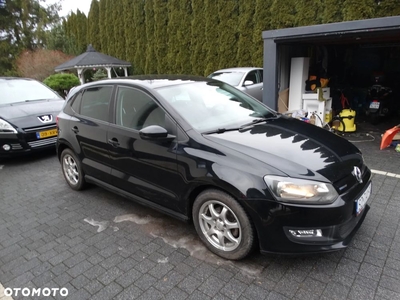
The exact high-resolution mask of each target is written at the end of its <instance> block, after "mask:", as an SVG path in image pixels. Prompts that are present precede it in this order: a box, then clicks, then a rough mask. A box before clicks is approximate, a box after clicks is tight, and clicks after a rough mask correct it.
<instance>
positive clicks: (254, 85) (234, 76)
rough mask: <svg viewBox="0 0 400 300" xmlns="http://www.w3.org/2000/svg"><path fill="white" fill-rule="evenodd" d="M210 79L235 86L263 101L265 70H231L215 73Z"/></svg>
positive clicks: (252, 68)
mask: <svg viewBox="0 0 400 300" xmlns="http://www.w3.org/2000/svg"><path fill="white" fill-rule="evenodd" d="M208 77H210V78H214V79H218V80H221V81H224V82H226V83H229V84H230V85H233V86H235V87H236V88H238V89H239V90H241V91H243V92H245V93H247V94H249V95H251V96H253V97H254V98H256V99H257V100H260V101H262V94H263V69H262V68H254V67H243V68H230V69H222V70H218V71H215V72H214V73H212V74H210V75H209V76H208Z"/></svg>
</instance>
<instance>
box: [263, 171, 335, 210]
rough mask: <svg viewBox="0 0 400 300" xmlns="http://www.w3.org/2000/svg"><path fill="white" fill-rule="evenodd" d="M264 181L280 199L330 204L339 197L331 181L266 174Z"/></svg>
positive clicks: (292, 201) (293, 201)
mask: <svg viewBox="0 0 400 300" xmlns="http://www.w3.org/2000/svg"><path fill="white" fill-rule="evenodd" d="M264 181H265V183H266V184H267V186H268V187H269V189H270V190H271V192H272V193H273V195H274V196H275V197H276V199H277V200H278V201H283V202H291V203H304V204H329V203H332V202H334V201H335V200H336V198H337V197H338V193H337V192H336V190H335V188H334V187H333V186H332V185H331V184H329V183H324V182H318V181H312V180H304V179H297V178H290V177H281V176H272V175H266V176H264Z"/></svg>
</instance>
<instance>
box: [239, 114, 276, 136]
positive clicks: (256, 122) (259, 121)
mask: <svg viewBox="0 0 400 300" xmlns="http://www.w3.org/2000/svg"><path fill="white" fill-rule="evenodd" d="M278 118H279V115H273V116H271V117H268V118H258V119H254V120H253V121H251V122H249V123H246V124H243V125H242V126H240V127H239V131H240V132H242V131H244V130H246V129H248V127H251V126H253V125H256V124H259V123H263V122H267V121H269V120H275V119H278Z"/></svg>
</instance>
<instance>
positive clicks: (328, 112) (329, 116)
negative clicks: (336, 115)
mask: <svg viewBox="0 0 400 300" xmlns="http://www.w3.org/2000/svg"><path fill="white" fill-rule="evenodd" d="M330 121H332V109H326V110H325V116H324V122H325V123H329V122H330Z"/></svg>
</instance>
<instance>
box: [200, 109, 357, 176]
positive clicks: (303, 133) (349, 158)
mask: <svg viewBox="0 0 400 300" xmlns="http://www.w3.org/2000/svg"><path fill="white" fill-rule="evenodd" d="M204 137H205V138H206V139H208V140H210V141H213V142H215V143H218V144H220V145H223V146H225V147H228V148H230V149H233V150H235V151H238V152H240V153H241V154H243V155H246V156H249V157H252V158H254V159H257V160H259V161H261V162H263V163H266V164H268V165H270V166H272V167H273V168H274V169H277V170H280V171H282V172H283V173H284V174H286V175H287V176H291V177H296V178H306V179H313V180H319V181H327V180H328V181H331V182H335V181H337V180H340V179H342V178H344V177H346V176H348V175H349V174H351V172H352V171H353V169H354V166H359V167H360V166H362V164H363V160H362V155H361V153H360V151H359V150H358V149H357V148H356V147H355V146H354V145H353V144H351V143H350V142H348V141H347V140H345V139H344V138H341V137H339V136H337V135H335V134H333V133H331V132H329V131H326V130H324V129H321V128H319V127H317V126H314V125H310V124H307V123H305V122H302V121H299V120H296V119H292V118H286V117H280V118H278V119H275V120H271V121H268V122H266V123H265V124H264V123H263V124H259V125H255V126H252V127H249V129H248V130H244V131H242V132H240V131H226V132H224V133H221V134H217V133H216V134H210V135H205V136H204ZM270 175H272V174H270ZM274 175H282V174H274Z"/></svg>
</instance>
